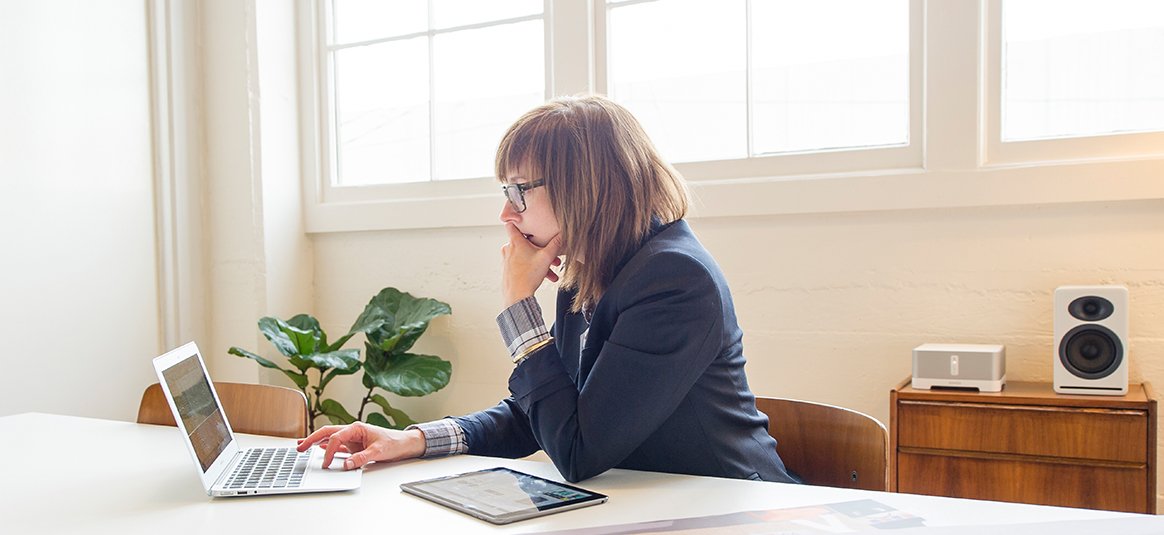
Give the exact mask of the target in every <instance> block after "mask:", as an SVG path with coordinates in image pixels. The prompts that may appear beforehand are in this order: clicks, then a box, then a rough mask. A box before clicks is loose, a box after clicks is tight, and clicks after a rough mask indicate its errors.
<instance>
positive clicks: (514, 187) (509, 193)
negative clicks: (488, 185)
mask: <svg viewBox="0 0 1164 535" xmlns="http://www.w3.org/2000/svg"><path fill="white" fill-rule="evenodd" d="M544 185H546V181H545V180H535V181H533V182H529V183H526V184H506V185H504V186H501V193H502V194H504V195H505V200H507V201H509V204H512V205H513V211H515V212H517V213H519V214H520V213H522V212H525V209H526V205H525V192H526V191H529V190H531V189H534V188H540V187H542V186H544ZM515 191H516V192H517V193H516V194H514V192H515ZM519 203H520V204H519Z"/></svg>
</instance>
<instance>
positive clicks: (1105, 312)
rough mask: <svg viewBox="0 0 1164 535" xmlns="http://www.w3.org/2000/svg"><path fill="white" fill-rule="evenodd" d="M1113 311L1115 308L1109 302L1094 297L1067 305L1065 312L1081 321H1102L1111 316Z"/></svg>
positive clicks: (1084, 298) (1082, 298)
mask: <svg viewBox="0 0 1164 535" xmlns="http://www.w3.org/2000/svg"><path fill="white" fill-rule="evenodd" d="M1113 311H1115V306H1114V305H1112V304H1111V301H1108V300H1107V299H1104V298H1102V297H1099V296H1096V295H1088V296H1085V297H1080V298H1079V299H1076V300H1074V301H1071V304H1070V305H1067V312H1070V313H1071V315H1072V316H1073V317H1075V319H1079V320H1083V321H1100V320H1104V319H1107V317H1108V316H1111V313H1112V312H1113Z"/></svg>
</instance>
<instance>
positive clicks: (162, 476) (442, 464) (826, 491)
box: [0, 414, 1164, 535]
mask: <svg viewBox="0 0 1164 535" xmlns="http://www.w3.org/2000/svg"><path fill="white" fill-rule="evenodd" d="M178 433H179V431H178V430H177V428H173V427H160V426H152V425H139V424H134V423H127V422H118V421H110V420H96V419H89V418H77V417H70V416H55V415H47V414H20V415H15V416H6V417H2V418H0V459H3V463H4V468H3V469H2V470H0V474H3V475H2V476H0V480H2V481H3V485H0V487H2V488H0V532H3V533H13V534H16V533H20V534H24V533H138V532H150V531H152V532H155V533H163V532H165V533H194V532H201V533H214V534H225V533H248V534H260V533H297V534H298V533H301V534H307V533H311V534H314V533H323V532H325V531H326V532H327V533H333V534H345V535H346V534H349V533H351V534H355V533H367V532H369V531H366V530H374V531H371V532H383V533H409V534H414V535H420V534H424V533H525V532H536V531H549V530H560V529H569V528H579V527H591V526H602V525H608V524H622V523H631V522H644V521H651V520H660V519H669V518H683V517H693V516H704V515H715V514H724V513H733V512H738V511H746V510H764V509H777V508H785V507H798V506H804V505H815V504H824V503H836V502H842V501H849V500H856V499H863V498H870V499H874V500H877V501H879V502H881V503H883V504H885V505H889V506H891V507H896V508H897V509H899V510H902V511H905V512H908V513H911V514H914V515H917V516H921V517H923V518H925V519H926V524H927V525H929V526H958V525H996V524H1013V523H1029V522H1046V521H1056V520H1089V519H1121V518H1128V517H1137V516H1139V515H1130V514H1127V513H1112V512H1105V511H1091V510H1084V509H1065V508H1057V507H1041V506H1033V505H1021V504H1009V503H998V502H984V501H975V500H959V499H953V498H937V497H931V496H916V495H908V494H894V493H883V492H870V491H858V490H846V489H834V488H827V487H810V486H802V485H785V484H779V483H761V482H754V481H740V480H729V479H717V478H707V477H692V476H680V475H671V474H657V473H650V472H636V471H630V470H611V471H609V472H607V473H605V474H602V475H600V476H598V477H595V478H592V479H589V480H586V481H584V482H582V483H581V486H582V487H585V488H588V489H592V490H594V491H597V492H601V493H603V494H607V495H609V496H610V501H609V502H608V503H606V504H603V505H598V506H594V507H588V508H584V509H580V510H576V511H569V512H564V513H560V514H555V515H550V516H547V517H543V518H539V519H534V520H529V521H525V522H519V523H516V524H510V525H508V526H500V527H499V526H493V525H490V524H487V523H485V522H481V521H478V520H475V519H473V518H470V517H467V516H465V515H462V514H460V513H457V512H454V511H451V510H449V509H445V508H444V507H441V506H438V505H435V504H432V503H429V502H427V501H424V500H421V499H419V498H415V497H412V496H410V495H406V494H403V493H401V492H400V488H399V485H400V484H401V483H404V482H408V481H415V480H418V479H426V478H430V477H437V476H441V475H447V474H452V473H457V472H465V471H470V470H477V469H482V468H489V467H493V466H508V467H511V468H513V469H516V470H521V471H523V472H528V473H531V474H536V475H540V476H543V477H547V478H551V479H554V480H557V481H561V480H562V479H561V476H559V474H558V473H557V470H555V468H554V466H553V465H552V464H549V463H544V462H536V461H519V460H508V459H495V458H488V457H473V456H459V457H450V458H445V459H438V460H431V461H408V462H402V463H395V464H392V465H381V466H372V467H370V468H368V469H366V470H365V473H364V477H363V487H362V488H361V489H359V490H356V491H352V492H343V493H330V494H302V495H293V496H271V497H258V498H218V499H211V498H210V497H208V496H207V495H206V493H205V492H203V490H202V486H201V485H200V484H199V482H198V476H197V475H196V473H195V471H194V468H193V466H192V462H191V460H190V457H189V454H188V453H187V452H186V448H185V446H183V444H182V439H181V436H180V435H179V434H178ZM239 441H240V442H241V445H242V446H244V447H251V446H281V445H283V446H285V445H291V444H294V441H293V440H290V439H278V438H270V437H259V436H251V435H242V436H240V437H239ZM1142 519H1143V517H1141V520H1142ZM1150 519H1152V520H1161V521H1162V522H1161V524H1159V526H1160V527H1161V529H1162V530H1164V517H1150ZM1120 522H1123V521H1120ZM434 527H435V528H436V529H432V528H434ZM426 528H428V530H427V531H425V530H426ZM163 529H165V530H169V531H162V530H163ZM365 529H366V530H365ZM939 531H940V530H939Z"/></svg>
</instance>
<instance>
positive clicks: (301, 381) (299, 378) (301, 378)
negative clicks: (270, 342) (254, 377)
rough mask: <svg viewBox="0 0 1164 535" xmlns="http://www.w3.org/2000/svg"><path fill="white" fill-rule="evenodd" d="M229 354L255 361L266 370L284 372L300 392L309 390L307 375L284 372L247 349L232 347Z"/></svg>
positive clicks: (228, 351)
mask: <svg viewBox="0 0 1164 535" xmlns="http://www.w3.org/2000/svg"><path fill="white" fill-rule="evenodd" d="M227 353H230V354H231V355H236V356H239V357H244V358H248V359H251V360H254V361H255V362H258V363H259V366H262V367H264V368H271V369H274V370H279V371H281V372H283V374H284V375H286V376H287V377H289V378H290V379H291V380H292V381H294V382H295V386H298V387H299V389H300V390H303V389H305V388H307V375H306V374H303V373H296V372H293V371H291V370H284V369H283V368H282V367H281V366H279V365H278V364H275V363H274V362H271V361H269V360H267V359H265V358H263V357H260V356H258V355H256V354H254V353H251V352H250V351H247V350H245V349H241V348H237V347H232V348H230V349H229V350H227Z"/></svg>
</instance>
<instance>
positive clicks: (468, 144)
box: [323, 0, 545, 186]
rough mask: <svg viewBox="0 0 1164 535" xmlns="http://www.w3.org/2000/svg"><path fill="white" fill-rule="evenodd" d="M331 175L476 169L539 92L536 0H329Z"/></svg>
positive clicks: (363, 181) (387, 178) (540, 42)
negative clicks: (332, 161) (331, 122)
mask: <svg viewBox="0 0 1164 535" xmlns="http://www.w3.org/2000/svg"><path fill="white" fill-rule="evenodd" d="M330 5H331V17H330V22H331V24H330V27H325V31H324V32H323V35H324V36H325V39H326V42H327V45H326V51H327V57H326V60H327V62H328V63H327V66H328V67H329V68H330V72H331V77H330V80H329V82H330V87H331V91H330V93H329V94H330V95H331V99H329V100H330V102H329V103H328V104H329V105H330V106H331V109H332V118H333V120H334V126H333V129H334V136H333V137H332V139H331V141H332V142H331V143H329V149H330V150H332V151H333V155H334V156H333V158H334V161H335V165H334V175H333V178H332V184H333V185H334V186H361V185H369V184H390V183H405V182H422V181H428V180H446V179H457V178H476V177H484V176H490V175H492V174H493V149H494V147H496V144H497V140H498V139H500V137H501V135H502V133H503V132H504V130H505V128H506V127H507V126H508V125H509V124H511V123H512V122H513V120H514V118H515V117H517V116H518V115H519V114H521V113H523V112H524V111H526V110H528V109H529V108H531V107H533V106H535V105H537V104H538V103H540V102H542V101H543V100H544V99H545V72H544V67H545V57H544V48H545V47H544V42H545V37H544V21H543V17H542V8H543V2H542V1H541V0H492V1H482V0H393V1H391V2H385V1H379V0H333V1H332V2H331V4H330Z"/></svg>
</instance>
